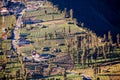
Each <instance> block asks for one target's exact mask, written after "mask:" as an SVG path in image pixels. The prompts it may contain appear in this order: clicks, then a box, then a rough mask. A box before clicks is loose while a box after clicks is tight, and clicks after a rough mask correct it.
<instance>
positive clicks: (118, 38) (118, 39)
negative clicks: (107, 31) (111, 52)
mask: <svg viewBox="0 0 120 80" xmlns="http://www.w3.org/2000/svg"><path fill="white" fill-rule="evenodd" d="M116 37H117V46H118V47H119V44H120V35H119V34H117V36H116Z"/></svg>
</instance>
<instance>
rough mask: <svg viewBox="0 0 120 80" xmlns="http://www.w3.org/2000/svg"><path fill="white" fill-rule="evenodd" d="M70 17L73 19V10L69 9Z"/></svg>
mask: <svg viewBox="0 0 120 80" xmlns="http://www.w3.org/2000/svg"><path fill="white" fill-rule="evenodd" d="M70 18H71V20H72V19H73V10H72V9H71V10H70Z"/></svg>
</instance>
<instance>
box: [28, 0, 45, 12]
mask: <svg viewBox="0 0 120 80" xmlns="http://www.w3.org/2000/svg"><path fill="white" fill-rule="evenodd" d="M44 4H45V0H40V1H35V2H34V1H29V2H27V9H26V11H35V10H38V9H39V7H42V6H44Z"/></svg>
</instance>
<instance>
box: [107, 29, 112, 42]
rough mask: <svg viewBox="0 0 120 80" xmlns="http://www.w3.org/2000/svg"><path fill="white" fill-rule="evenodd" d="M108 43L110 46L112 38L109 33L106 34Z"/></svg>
mask: <svg viewBox="0 0 120 80" xmlns="http://www.w3.org/2000/svg"><path fill="white" fill-rule="evenodd" d="M108 42H109V43H110V44H112V36H111V32H110V31H109V32H108Z"/></svg>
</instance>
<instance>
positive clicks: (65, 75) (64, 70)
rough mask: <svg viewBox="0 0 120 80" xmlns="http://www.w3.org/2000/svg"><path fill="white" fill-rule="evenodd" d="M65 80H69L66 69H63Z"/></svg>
mask: <svg viewBox="0 0 120 80" xmlns="http://www.w3.org/2000/svg"><path fill="white" fill-rule="evenodd" d="M63 80H67V73H66V69H65V68H64V69H63Z"/></svg>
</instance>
